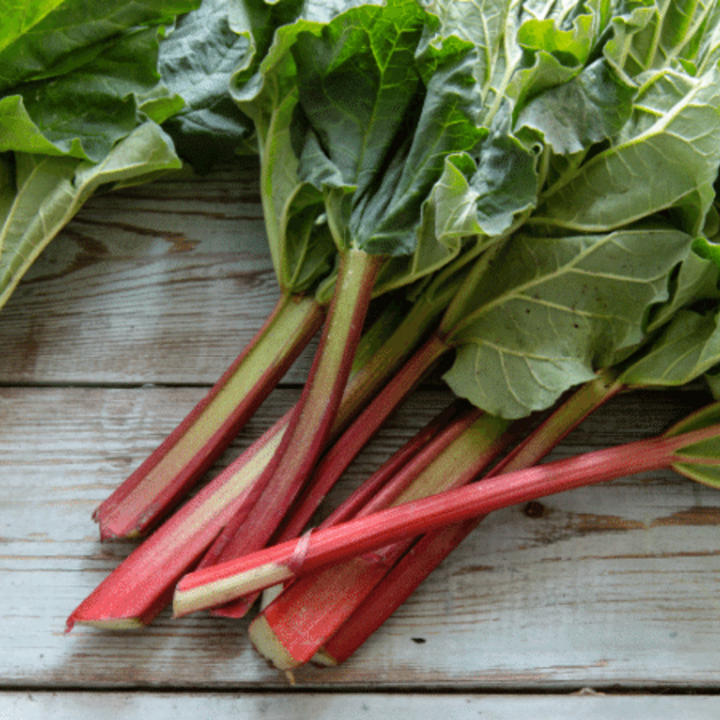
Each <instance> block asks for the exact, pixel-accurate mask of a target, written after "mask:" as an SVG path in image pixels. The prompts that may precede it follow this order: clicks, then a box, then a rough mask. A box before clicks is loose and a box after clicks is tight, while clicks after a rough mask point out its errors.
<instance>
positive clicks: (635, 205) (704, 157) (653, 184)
mask: <svg viewBox="0 0 720 720" xmlns="http://www.w3.org/2000/svg"><path fill="white" fill-rule="evenodd" d="M669 75H672V78H669ZM665 80H667V82H665ZM636 108H637V112H636V113H635V119H634V121H633V122H632V123H629V124H628V126H627V127H626V128H625V129H624V130H623V132H622V133H621V134H620V135H619V136H618V137H617V139H615V140H613V142H612V143H611V144H610V147H608V148H607V149H606V150H604V151H603V152H600V153H598V154H596V155H595V156H593V157H592V159H590V160H589V161H588V162H585V163H584V164H582V165H581V166H580V167H579V168H578V169H576V170H575V171H574V172H569V173H566V174H565V175H564V176H563V177H562V178H561V179H560V180H559V181H558V182H557V183H556V184H555V185H553V186H551V187H550V188H549V189H548V190H547V191H546V192H545V194H544V197H543V200H544V205H542V206H540V208H539V210H538V212H537V213H536V217H535V218H534V219H533V222H534V223H535V224H545V225H547V226H549V227H554V228H563V229H565V230H568V231H572V232H577V231H580V232H602V231H607V230H612V229H614V228H618V227H621V226H623V225H627V224H628V223H630V222H634V221H637V220H640V219H642V218H645V217H648V216H650V215H652V214H655V213H659V212H661V211H668V210H673V211H674V212H675V214H676V216H677V217H678V222H679V223H680V224H681V225H682V227H684V228H685V229H686V230H687V231H688V232H690V233H693V234H698V233H699V232H700V231H701V230H702V227H703V224H704V220H705V216H706V215H707V213H708V211H709V209H710V206H711V204H712V202H713V199H714V190H713V183H714V181H715V178H716V177H717V168H718V162H720V75H719V74H718V72H717V70H716V69H713V70H712V71H711V72H708V73H706V74H705V75H703V76H702V77H699V78H690V77H689V76H680V75H679V74H678V73H675V72H671V71H663V72H662V73H660V74H659V75H658V76H656V77H655V79H654V82H653V83H652V84H650V85H649V86H647V87H646V88H645V90H644V91H643V92H642V93H641V95H640V97H639V99H638V100H637V102H636Z"/></svg>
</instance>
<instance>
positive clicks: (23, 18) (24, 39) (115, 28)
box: [0, 0, 200, 93]
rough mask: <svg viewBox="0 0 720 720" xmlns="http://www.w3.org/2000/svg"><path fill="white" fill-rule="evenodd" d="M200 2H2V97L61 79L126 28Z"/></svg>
mask: <svg viewBox="0 0 720 720" xmlns="http://www.w3.org/2000/svg"><path fill="white" fill-rule="evenodd" d="M199 4H200V0H133V2H127V1H126V0H84V1H83V2H78V1H77V0H23V1H22V2H18V1H17V0H0V17H2V25H0V93H3V92H7V91H8V89H10V88H12V87H14V86H17V85H19V84H20V83H26V82H29V81H32V80H39V79H44V78H48V77H56V76H60V75H65V74H67V73H68V72H70V71H71V70H74V69H77V68H79V67H81V66H82V65H84V64H86V63H87V62H88V61H89V60H91V59H93V58H94V57H95V56H96V55H97V52H98V50H99V49H100V50H102V49H104V48H103V44H105V43H108V42H109V43H111V44H114V43H115V41H116V39H117V37H118V35H119V34H120V33H122V32H123V31H125V30H127V29H129V28H136V27H140V26H146V25H162V24H164V23H168V22H171V21H172V20H173V19H174V17H175V15H178V14H181V13H185V12H188V11H190V10H193V9H194V8H196V7H197V6H198V5H199Z"/></svg>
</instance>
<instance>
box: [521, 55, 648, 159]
mask: <svg viewBox="0 0 720 720" xmlns="http://www.w3.org/2000/svg"><path fill="white" fill-rule="evenodd" d="M634 95H635V88H634V87H632V86H631V85H629V84H628V83H626V82H624V81H623V80H622V79H621V78H619V77H618V75H617V74H616V73H614V72H613V71H612V70H611V69H610V67H609V66H608V64H607V63H606V62H605V61H604V60H597V61H596V62H594V63H592V64H591V65H589V66H588V67H586V68H585V69H583V71H582V72H581V73H579V74H578V75H577V76H576V77H574V78H573V79H572V80H570V81H569V82H567V83H564V84H562V85H559V86H557V87H554V88H550V89H549V90H547V91H546V92H544V93H541V94H540V95H538V96H536V97H535V98H533V99H532V100H531V101H530V102H529V103H528V104H527V105H526V106H525V107H524V108H523V109H522V110H521V111H520V113H519V115H518V118H517V121H516V124H515V128H516V132H518V131H519V130H521V129H522V128H531V129H533V130H536V131H537V132H539V133H540V134H541V135H542V138H543V140H544V141H545V143H547V144H548V145H550V146H551V147H552V149H553V151H554V152H555V153H559V154H563V155H566V154H570V153H576V152H580V151H582V150H585V149H586V148H588V147H590V146H591V145H593V144H594V143H597V142H600V141H602V140H605V138H609V137H613V136H614V135H617V134H618V133H619V132H620V130H621V129H622V127H623V126H624V124H625V123H626V121H627V120H628V118H629V117H630V113H631V111H632V100H633V96H634Z"/></svg>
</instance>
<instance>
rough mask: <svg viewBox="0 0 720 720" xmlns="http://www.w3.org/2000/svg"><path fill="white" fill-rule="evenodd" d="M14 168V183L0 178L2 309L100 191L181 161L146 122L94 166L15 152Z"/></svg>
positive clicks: (164, 137) (166, 140) (159, 132)
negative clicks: (57, 237)
mask: <svg viewBox="0 0 720 720" xmlns="http://www.w3.org/2000/svg"><path fill="white" fill-rule="evenodd" d="M14 165H15V177H14V178H11V177H10V174H9V167H8V166H7V165H5V172H4V176H3V175H0V221H1V222H2V225H1V226H0V307H2V305H4V304H5V302H6V301H7V299H8V297H9V296H10V293H11V292H12V291H13V289H14V288H15V286H16V285H17V283H18V282H19V280H20V278H21V276H22V275H23V274H24V273H25V271H26V270H27V269H28V268H29V267H30V265H31V264H32V262H33V261H34V260H35V258H37V256H38V255H39V254H40V252H41V251H42V250H43V248H44V247H45V246H46V245H47V244H48V243H49V242H50V240H52V238H53V237H55V235H56V234H57V233H58V232H59V231H60V230H61V229H62V228H63V227H64V225H65V224H66V223H67V222H68V221H69V220H70V219H71V218H72V217H73V216H74V214H75V213H76V212H77V211H78V210H79V209H80V207H81V206H82V204H83V203H84V202H85V201H86V200H87V199H88V197H90V195H92V193H93V192H94V191H95V190H96V189H97V188H98V187H99V186H101V185H103V186H106V185H107V186H111V185H113V184H117V183H124V184H126V183H129V182H139V181H141V180H142V179H143V178H145V177H153V176H154V175H155V174H156V173H158V172H160V171H166V170H169V169H172V168H178V167H180V165H181V162H180V160H179V159H178V157H177V155H176V154H175V151H174V148H173V145H172V141H171V140H170V138H169V137H168V136H167V135H166V134H165V133H164V132H163V131H162V130H161V129H160V127H159V126H158V125H156V124H155V123H153V122H150V121H148V122H146V123H145V124H143V125H141V126H140V127H138V128H137V129H136V130H134V131H133V132H132V133H131V134H130V135H128V137H126V138H124V139H123V140H121V141H120V142H119V143H117V144H116V145H115V146H114V147H113V148H112V150H111V151H110V152H109V153H108V154H107V156H106V157H104V158H103V159H102V160H101V161H100V162H97V163H94V162H91V161H88V160H79V159H76V158H72V157H57V156H52V155H34V154H30V153H17V154H16V159H15V163H14ZM0 172H2V170H1V169H0Z"/></svg>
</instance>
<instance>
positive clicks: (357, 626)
mask: <svg viewBox="0 0 720 720" xmlns="http://www.w3.org/2000/svg"><path fill="white" fill-rule="evenodd" d="M623 387H624V386H623V384H622V383H621V382H618V381H617V380H615V379H614V378H613V376H612V375H611V374H610V373H609V372H604V373H600V374H599V376H598V378H597V379H596V380H593V381H592V382H589V383H587V384H586V385H584V386H582V387H581V388H580V389H579V390H577V391H576V392H574V393H573V394H572V395H571V396H570V397H569V398H568V399H567V400H565V401H564V402H563V403H561V405H560V407H559V408H557V409H556V410H554V411H553V412H552V413H551V414H550V416H549V417H547V418H546V419H545V420H544V421H543V422H542V423H541V424H540V425H539V427H537V428H536V429H535V430H534V431H533V432H532V433H530V435H528V436H527V437H526V438H525V439H524V440H523V441H522V442H521V443H520V444H519V445H517V446H516V447H515V448H514V449H513V451H512V452H510V453H508V454H507V455H506V456H505V457H504V458H503V459H502V460H501V461H500V462H499V463H497V464H496V465H495V466H494V467H493V468H492V470H490V471H489V472H488V473H487V474H486V475H485V477H486V478H488V477H493V476H495V475H500V474H501V473H504V472H513V471H514V470H522V469H524V468H527V467H532V466H533V465H535V464H536V463H538V462H539V461H540V460H542V458H544V457H545V456H546V455H547V454H548V453H549V452H550V451H551V450H552V449H553V448H554V447H555V446H556V445H557V444H558V443H559V442H560V441H561V440H562V439H563V438H565V437H566V436H567V435H568V434H569V433H570V432H571V431H572V430H573V429H574V428H576V427H577V426H578V425H579V424H580V423H581V422H583V420H584V419H585V418H586V417H587V416H588V415H590V414H591V413H592V412H594V411H595V410H596V409H597V408H599V407H601V406H602V405H604V404H605V403H606V402H607V401H608V400H609V399H610V398H612V397H614V396H615V395H616V394H617V393H618V392H620V390H622V389H623ZM482 519H483V517H482V516H481V517H479V518H472V519H470V520H465V521H463V522H460V523H457V524H455V525H449V526H447V527H443V528H440V529H439V530H435V531H433V532H430V533H427V534H426V535H423V536H422V537H421V538H420V539H419V540H418V541H417V542H416V543H415V544H414V545H413V547H412V548H411V549H410V550H409V551H408V552H407V553H406V554H405V555H404V556H403V557H402V558H401V559H400V560H399V561H398V562H397V563H396V564H395V565H394V566H393V567H392V569H391V570H390V571H389V572H388V573H387V575H385V577H383V578H382V580H381V582H380V583H379V584H378V586H377V587H376V588H374V590H373V591H372V593H371V594H369V596H368V597H367V598H366V599H365V601H364V602H363V603H362V605H360V606H359V607H358V608H357V609H356V610H355V611H354V612H353V613H352V614H351V615H349V617H347V619H346V621H345V623H343V625H342V627H340V628H339V630H338V631H337V632H336V633H335V634H334V635H333V636H332V637H331V638H330V639H329V640H328V641H327V643H326V644H325V647H324V648H323V649H322V650H321V651H320V652H318V653H317V654H316V655H315V656H314V657H313V660H314V661H315V662H318V663H320V664H323V665H339V664H340V663H342V662H344V661H345V660H347V659H348V658H349V657H350V656H351V655H352V654H353V653H354V652H355V651H356V650H357V649H358V648H359V647H360V646H361V645H363V643H364V642H365V641H366V640H367V639H368V638H369V637H370V636H371V635H372V634H373V633H374V632H375V631H376V630H377V629H378V628H380V627H381V625H382V624H383V623H384V622H385V621H386V620H387V619H388V618H389V617H390V616H391V615H392V614H393V613H394V612H395V610H397V609H398V608H399V607H400V606H401V605H402V604H403V603H404V602H405V601H406V600H407V599H408V598H409V597H410V596H411V595H412V594H413V592H414V591H415V590H416V589H417V588H418V587H419V585H420V584H421V583H422V582H423V581H424V580H425V579H426V578H427V577H428V575H430V573H431V572H432V571H433V570H434V569H435V568H436V567H437V566H438V565H440V563H441V562H443V560H445V558H446V557H447V556H448V555H449V554H450V553H451V552H452V551H453V550H454V549H455V548H456V547H457V546H458V545H459V544H460V543H461V542H462V541H463V540H464V539H465V538H466V537H467V536H468V535H469V534H470V533H471V532H472V531H473V530H474V529H475V528H476V527H477V526H478V524H479V523H480V522H481V521H482Z"/></svg>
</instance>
